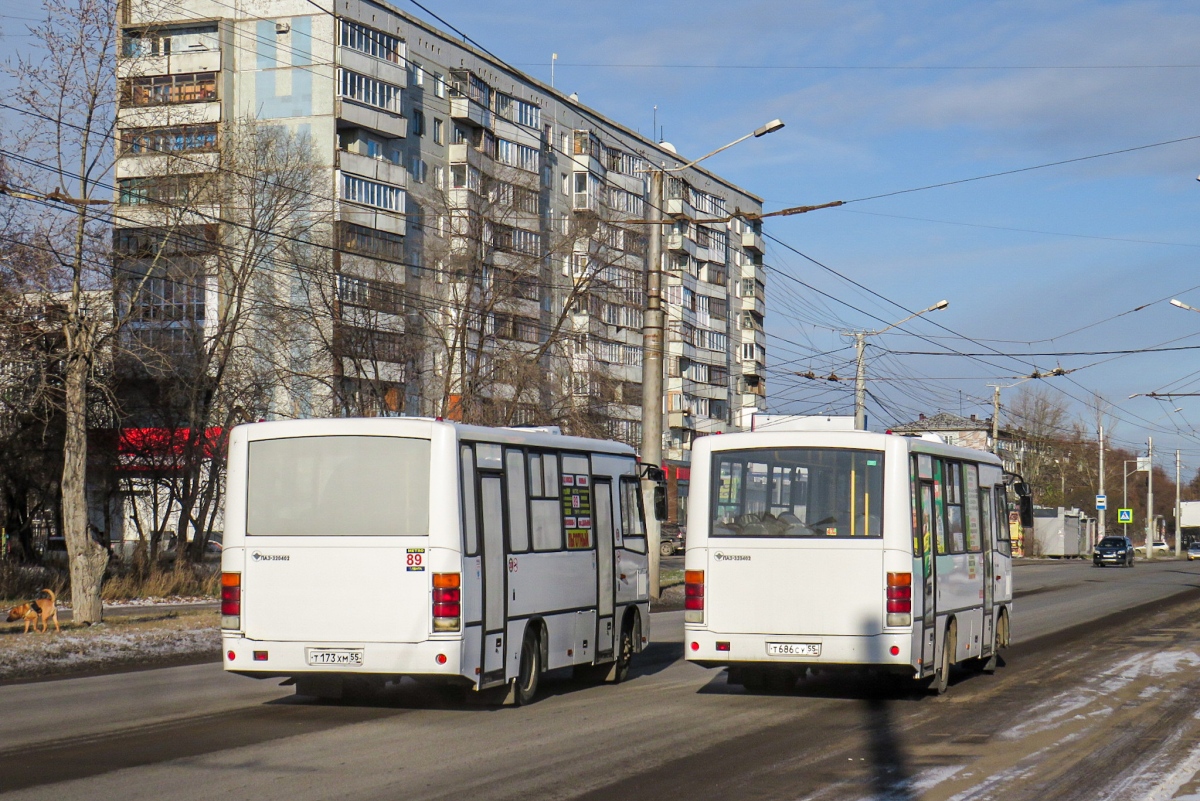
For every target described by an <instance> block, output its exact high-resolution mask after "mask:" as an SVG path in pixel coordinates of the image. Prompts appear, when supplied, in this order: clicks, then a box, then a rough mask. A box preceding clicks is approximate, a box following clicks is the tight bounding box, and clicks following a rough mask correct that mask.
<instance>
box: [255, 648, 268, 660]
mask: <svg viewBox="0 0 1200 801" xmlns="http://www.w3.org/2000/svg"><path fill="white" fill-rule="evenodd" d="M254 661H255V662H266V661H267V652H266V651H255V652H254Z"/></svg>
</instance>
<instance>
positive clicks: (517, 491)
mask: <svg viewBox="0 0 1200 801" xmlns="http://www.w3.org/2000/svg"><path fill="white" fill-rule="evenodd" d="M505 457H506V461H507V462H508V470H507V473H508V476H507V478H508V537H509V543H510V545H511V546H512V552H513V553H524V552H525V551H528V550H529V506H528V503H529V500H528V493H527V492H526V490H525V454H524V453H523V452H521V451H519V450H512V449H508V450H507V451H506V452H505Z"/></svg>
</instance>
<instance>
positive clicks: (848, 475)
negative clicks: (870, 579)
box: [710, 448, 883, 538]
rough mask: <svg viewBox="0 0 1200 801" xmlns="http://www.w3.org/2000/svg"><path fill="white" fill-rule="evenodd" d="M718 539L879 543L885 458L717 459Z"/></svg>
mask: <svg viewBox="0 0 1200 801" xmlns="http://www.w3.org/2000/svg"><path fill="white" fill-rule="evenodd" d="M712 476H713V488H712V497H713V502H712V533H711V535H710V536H713V537H822V538H825V537H855V538H860V537H882V536H883V452H882V451H859V450H847V449H842V448H774V449H772V448H761V449H760V448H756V449H753V450H741V451H717V452H715V453H714V454H713V470H712Z"/></svg>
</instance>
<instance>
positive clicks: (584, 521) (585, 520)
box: [576, 517, 592, 528]
mask: <svg viewBox="0 0 1200 801" xmlns="http://www.w3.org/2000/svg"><path fill="white" fill-rule="evenodd" d="M576 520H578V521H579V528H591V527H592V518H590V517H578V518H576Z"/></svg>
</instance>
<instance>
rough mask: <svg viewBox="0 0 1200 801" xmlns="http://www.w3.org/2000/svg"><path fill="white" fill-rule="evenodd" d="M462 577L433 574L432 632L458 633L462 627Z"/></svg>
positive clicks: (456, 574) (450, 574)
mask: <svg viewBox="0 0 1200 801" xmlns="http://www.w3.org/2000/svg"><path fill="white" fill-rule="evenodd" d="M461 583H462V575H461V574H459V573H434V574H433V630H434V631H458V630H459V628H460V627H461V625H462V590H461V589H460V586H459V585H460V584H461Z"/></svg>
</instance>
